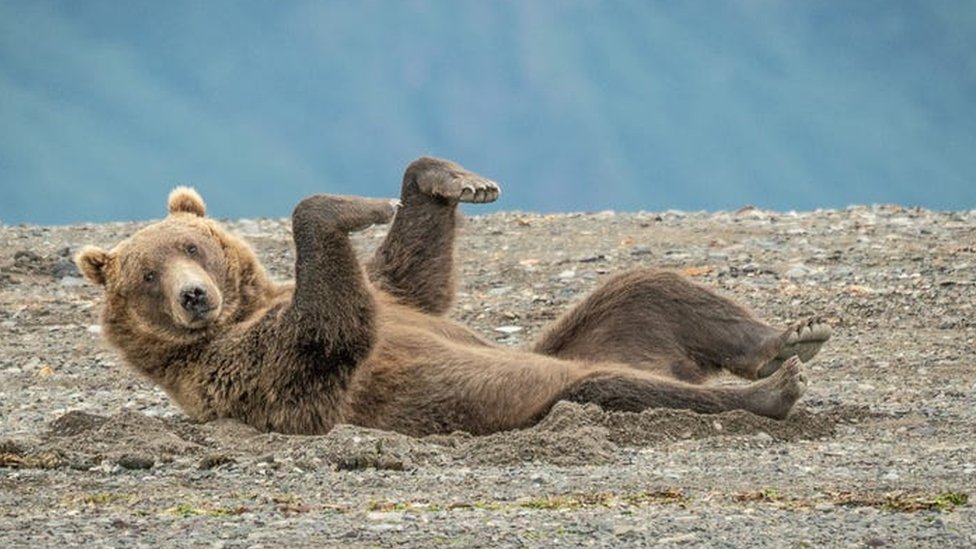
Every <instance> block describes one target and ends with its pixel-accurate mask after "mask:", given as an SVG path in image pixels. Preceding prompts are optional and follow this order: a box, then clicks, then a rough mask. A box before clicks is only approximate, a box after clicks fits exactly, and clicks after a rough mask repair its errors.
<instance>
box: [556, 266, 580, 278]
mask: <svg viewBox="0 0 976 549" xmlns="http://www.w3.org/2000/svg"><path fill="white" fill-rule="evenodd" d="M575 276H576V271H574V270H573V269H567V270H565V271H563V272H561V273H559V275H558V277H559V278H561V279H563V280H568V279H570V278H573V277H575Z"/></svg>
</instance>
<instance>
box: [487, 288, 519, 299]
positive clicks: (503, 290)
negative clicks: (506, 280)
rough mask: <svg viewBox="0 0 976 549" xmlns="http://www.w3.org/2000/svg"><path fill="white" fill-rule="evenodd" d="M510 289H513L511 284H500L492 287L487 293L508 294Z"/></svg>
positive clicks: (495, 295)
mask: <svg viewBox="0 0 976 549" xmlns="http://www.w3.org/2000/svg"><path fill="white" fill-rule="evenodd" d="M510 291H512V287H511V286H498V287H497V288H491V289H490V290H488V291H487V292H485V293H487V294H488V295H490V296H493V297H500V296H503V295H505V294H507V293H508V292H510Z"/></svg>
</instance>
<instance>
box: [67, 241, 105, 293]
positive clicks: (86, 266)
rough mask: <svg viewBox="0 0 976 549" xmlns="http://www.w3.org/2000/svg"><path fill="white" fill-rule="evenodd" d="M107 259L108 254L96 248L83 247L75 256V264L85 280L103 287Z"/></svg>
mask: <svg viewBox="0 0 976 549" xmlns="http://www.w3.org/2000/svg"><path fill="white" fill-rule="evenodd" d="M109 257H110V256H109V253H108V252H106V251H105V250H103V249H101V248H99V247H97V246H85V247H84V248H82V249H81V251H80V252H78V255H76V256H75V264H76V265H78V269H79V270H80V271H81V274H83V275H85V278H87V279H88V280H90V281H92V282H94V283H95V284H98V285H99V286H104V285H105V282H106V279H105V266H106V265H108V260H109Z"/></svg>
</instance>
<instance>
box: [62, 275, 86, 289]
mask: <svg viewBox="0 0 976 549" xmlns="http://www.w3.org/2000/svg"><path fill="white" fill-rule="evenodd" d="M84 285H85V279H84V278H80V277H77V276H66V277H64V278H62V279H61V280H59V281H58V286H61V287H63V288H77V287H79V286H84Z"/></svg>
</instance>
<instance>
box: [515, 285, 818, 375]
mask: <svg viewBox="0 0 976 549" xmlns="http://www.w3.org/2000/svg"><path fill="white" fill-rule="evenodd" d="M804 326H806V328H804ZM828 337H829V329H827V327H826V325H825V324H823V323H820V322H813V323H808V324H806V325H803V324H802V323H801V324H797V325H795V326H793V327H791V328H789V329H787V330H785V331H781V330H777V329H775V328H773V327H771V326H769V325H768V324H765V323H763V322H761V321H759V320H757V319H756V318H755V317H754V316H753V315H752V314H751V313H749V312H748V311H747V310H746V309H744V308H743V307H741V306H739V305H737V304H736V303H734V302H732V301H731V300H729V299H726V298H724V297H722V296H719V295H717V294H715V293H714V292H712V291H710V290H708V289H706V288H704V287H702V286H699V285H697V284H693V283H691V282H689V281H687V280H686V279H684V278H683V277H681V276H679V275H677V274H674V273H670V272H664V271H652V270H636V271H631V272H627V273H623V274H621V275H618V276H615V277H613V278H611V279H610V280H608V281H607V282H606V283H604V284H603V285H602V286H601V287H599V288H597V289H596V290H595V291H594V292H593V293H592V294H590V295H589V296H588V297H586V298H585V299H584V300H583V301H582V302H580V303H579V304H578V305H576V306H575V307H573V308H572V309H571V310H570V311H568V312H567V313H565V314H564V315H563V316H562V317H561V318H559V319H558V320H557V321H555V322H554V323H553V324H552V325H551V326H550V327H549V328H548V329H547V330H546V331H544V332H543V334H542V336H541V337H540V338H539V340H538V341H537V343H536V344H535V345H534V347H533V350H534V351H535V352H538V353H541V354H546V355H551V356H558V357H561V358H567V359H576V360H597V361H615V362H621V363H625V364H629V365H631V366H633V367H635V368H638V369H643V370H648V371H653V372H655V373H663V374H666V375H669V376H670V377H674V378H676V379H680V380H683V381H688V382H693V383H698V382H701V381H703V380H704V379H706V378H707V377H709V376H711V375H713V374H715V373H717V372H719V371H720V370H721V369H723V368H724V369H726V370H728V371H730V372H731V373H733V374H735V375H738V376H741V377H744V378H747V379H757V378H760V377H765V376H768V375H769V374H771V373H773V372H774V371H775V370H776V368H778V367H779V365H780V364H782V362H783V360H784V359H785V358H788V357H789V356H791V355H793V354H799V355H800V358H801V359H809V358H810V357H812V356H813V354H815V353H816V351H817V350H819V348H820V345H822V344H823V342H824V341H826V339H827V338H828Z"/></svg>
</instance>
